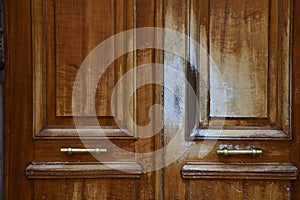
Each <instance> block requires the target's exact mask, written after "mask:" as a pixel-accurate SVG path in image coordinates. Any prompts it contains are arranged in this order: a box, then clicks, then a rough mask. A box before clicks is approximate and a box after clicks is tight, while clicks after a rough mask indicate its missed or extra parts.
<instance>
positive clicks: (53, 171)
mask: <svg viewBox="0 0 300 200" xmlns="http://www.w3.org/2000/svg"><path fill="white" fill-rule="evenodd" d="M25 172H26V176H27V178H28V179H57V178H61V179H64V178H140V176H141V173H142V169H141V166H140V165H139V164H137V163H135V162H110V163H109V162H103V163H78V162H77V163H75V162H74V163H71V162H65V163H58V162H56V163H55V162H47V163H32V164H30V165H29V166H27V167H26V169H25Z"/></svg>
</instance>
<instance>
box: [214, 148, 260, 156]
mask: <svg viewBox="0 0 300 200" xmlns="http://www.w3.org/2000/svg"><path fill="white" fill-rule="evenodd" d="M262 153H263V151H262V150H261V149H254V148H250V149H227V148H224V149H218V150H217V154H218V155H221V156H229V155H250V156H253V157H256V156H259V155H261V154H262Z"/></svg>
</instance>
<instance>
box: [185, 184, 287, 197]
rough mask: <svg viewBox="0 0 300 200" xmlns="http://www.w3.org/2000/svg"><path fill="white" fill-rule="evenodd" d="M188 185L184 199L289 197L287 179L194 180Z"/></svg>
mask: <svg viewBox="0 0 300 200" xmlns="http://www.w3.org/2000/svg"><path fill="white" fill-rule="evenodd" d="M188 186H189V187H188V190H189V191H188V193H187V197H186V199H199V200H206V199H215V200H217V199H229V200H239V199H241V200H242V199H249V200H252V199H253V200H256V199H268V200H273V199H286V200H288V199H291V196H290V190H291V185H290V183H289V182H288V181H266V182H265V181H251V180H195V181H190V182H189V184H188Z"/></svg>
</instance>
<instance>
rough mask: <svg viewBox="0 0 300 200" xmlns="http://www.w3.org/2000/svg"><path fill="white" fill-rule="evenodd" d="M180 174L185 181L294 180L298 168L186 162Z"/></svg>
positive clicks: (270, 164) (289, 164) (291, 166)
mask: <svg viewBox="0 0 300 200" xmlns="http://www.w3.org/2000/svg"><path fill="white" fill-rule="evenodd" d="M181 173H182V177H183V178H186V179H260V180H264V179H267V180H270V179H272V180H295V179H297V177H298V168H297V167H295V166H294V165H292V164H291V163H221V162H209V163H208V162H188V163H186V164H185V165H184V166H183V167H182V170H181Z"/></svg>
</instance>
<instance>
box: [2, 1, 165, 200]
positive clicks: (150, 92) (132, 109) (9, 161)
mask: <svg viewBox="0 0 300 200" xmlns="http://www.w3.org/2000/svg"><path fill="white" fill-rule="evenodd" d="M156 4H158V5H161V2H160V1H144V0H137V1H135V0H132V1H131V0H129V1H127V0H126V1H119V0H118V1H111V0H107V1H106V0H105V1H93V0H89V1H77V0H75V1H73V0H70V1H60V0H44V1H36V0H28V1H27V0H25V1H22V2H17V1H5V10H6V12H5V13H6V21H5V24H6V30H7V32H6V47H7V55H6V60H7V66H8V67H7V72H6V73H7V74H6V76H7V79H6V83H5V87H6V104H5V109H6V110H5V112H6V116H5V119H6V127H5V129H6V130H5V131H6V138H5V139H6V147H5V148H6V152H7V153H6V166H5V169H6V192H5V198H6V199H103V198H107V199H121V198H122V199H124V198H127V199H138V198H143V199H154V198H155V196H159V192H160V191H158V190H155V187H156V185H160V183H157V184H155V182H156V181H159V176H158V175H157V176H156V174H155V172H153V171H151V170H149V169H151V168H154V167H153V166H155V165H156V159H154V158H153V157H150V156H143V155H139V154H138V152H143V153H144V152H153V151H154V150H155V148H157V146H159V145H156V144H155V142H156V141H157V143H158V144H159V136H155V137H149V138H139V134H140V133H139V132H135V131H134V127H133V126H132V123H128V121H127V119H128V117H131V118H132V120H133V121H134V122H135V123H137V124H139V125H145V124H149V122H150V121H151V119H150V117H149V114H148V111H149V108H150V107H151V105H153V104H155V102H156V101H157V100H156V99H155V98H154V95H155V92H156V90H155V86H152V85H146V86H143V87H141V88H139V89H138V90H137V91H134V93H133V94H131V93H130V91H131V90H132V87H133V86H134V85H135V84H136V83H138V82H143V80H144V79H146V78H147V79H149V78H151V77H153V78H154V72H151V71H150V72H149V73H147V74H140V75H139V76H137V75H136V76H134V78H133V79H130V80H126V82H125V84H123V85H121V86H120V87H119V89H118V90H117V91H116V92H117V95H116V96H117V97H118V98H117V99H116V100H114V101H112V100H111V96H112V91H113V89H114V87H115V85H116V83H117V81H118V80H119V79H120V77H121V76H122V75H124V74H125V73H126V72H127V71H129V70H131V69H133V68H134V67H135V66H136V65H142V64H145V63H154V62H155V59H156V53H155V51H154V50H152V49H141V50H136V51H134V52H132V51H130V52H128V53H126V54H124V55H123V56H120V57H118V58H117V59H116V60H115V61H114V62H113V63H112V64H111V65H110V66H109V67H108V69H107V70H106V71H105V73H104V75H103V76H102V77H101V79H100V81H99V82H98V86H97V89H96V95H95V110H96V119H97V120H96V122H95V121H93V120H90V118H91V116H89V115H88V116H86V115H83V116H77V117H80V119H81V120H82V122H84V127H81V128H82V129H81V131H82V132H83V134H84V138H85V140H84V142H83V141H82V140H81V139H82V138H80V137H79V134H78V133H77V130H76V126H75V123H74V119H73V117H72V115H73V113H72V109H73V108H72V104H73V102H72V100H73V101H74V99H72V98H73V96H72V92H73V87H74V83H75V77H76V74H77V72H78V71H79V68H80V67H81V64H82V62H83V61H84V59H85V58H86V57H87V56H88V54H89V53H90V52H91V51H92V50H93V49H94V48H95V47H97V45H98V44H99V43H101V42H102V41H104V40H105V39H107V38H109V37H111V36H113V35H114V34H118V33H121V32H123V31H126V30H129V29H133V28H135V27H147V26H156V25H158V24H161V22H160V21H158V20H155V18H156V17H157V16H156V12H155V11H156V9H158V8H159V7H160V6H156ZM19 14H20V15H19ZM139 37H143V36H139ZM147 37H148V40H149V41H151V40H153V39H154V35H153V37H152V36H151V35H147ZM135 39H140V38H135ZM134 42H135V41H134V40H133V38H130V37H128V38H125V39H124V41H116V40H115V41H114V45H116V48H115V51H120V49H122V50H124V51H125V52H126V50H127V48H128V49H130V48H132V47H133V46H134ZM115 53H116V52H114V51H112V52H108V55H109V56H111V57H114V55H115ZM13 55H16V56H13ZM157 57H158V58H159V56H157ZM97 67H98V68H101V67H102V68H103V67H105V66H101V63H99V65H98V66H97ZM135 71H136V73H138V70H135ZM92 78H94V77H92V76H91V77H85V79H84V84H83V85H84V86H85V87H83V88H80V89H81V90H80V93H83V94H90V90H92V89H91V88H90V87H89V86H90V83H91V82H92V81H94V80H92ZM80 97H82V99H79V100H80V101H83V102H87V103H86V104H85V107H84V109H83V113H85V112H87V113H88V111H90V110H91V109H93V108H92V107H91V105H93V104H92V103H89V101H90V100H91V96H87V95H86V96H85V95H76V94H75V101H76V100H78V99H77V98H80ZM127 98H130V101H129V106H128V107H129V108H127V107H125V105H128V104H125V100H127ZM112 104H113V105H112ZM14 105H17V106H14ZM111 106H114V107H115V108H116V109H115V112H112V111H111ZM128 110H129V111H128ZM125 111H128V112H129V113H130V115H131V116H125V115H126V114H124V113H125ZM81 125H82V124H81ZM99 125H100V126H101V128H102V130H101V131H99V129H97V128H98V127H99ZM95 126H96V127H95ZM61 148H67V149H68V148H73V149H77V150H78V148H80V149H83V150H84V149H85V148H91V149H97V148H101V149H105V150H106V152H103V153H101V154H100V155H98V156H97V157H95V154H94V155H92V154H89V153H88V154H72V155H70V154H63V153H62V152H61ZM128 152H131V153H128ZM69 153H70V152H69ZM135 153H136V154H135ZM99 160H101V162H99ZM146 171H148V172H147V173H146ZM142 172H145V173H142ZM156 177H157V178H156ZM158 187H159V186H158Z"/></svg>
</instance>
